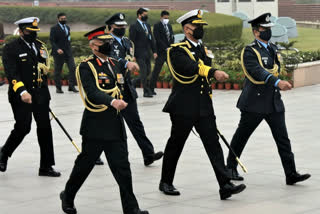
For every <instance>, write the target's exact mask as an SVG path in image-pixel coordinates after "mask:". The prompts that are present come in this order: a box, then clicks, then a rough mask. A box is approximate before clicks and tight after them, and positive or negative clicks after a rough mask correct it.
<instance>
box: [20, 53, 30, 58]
mask: <svg viewBox="0 0 320 214" xmlns="http://www.w3.org/2000/svg"><path fill="white" fill-rule="evenodd" d="M27 55H28V54H27V53H23V54H19V57H20V58H21V57H24V56H27Z"/></svg>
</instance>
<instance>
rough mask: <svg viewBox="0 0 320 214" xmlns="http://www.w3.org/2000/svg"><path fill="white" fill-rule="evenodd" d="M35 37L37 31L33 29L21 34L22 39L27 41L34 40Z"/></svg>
mask: <svg viewBox="0 0 320 214" xmlns="http://www.w3.org/2000/svg"><path fill="white" fill-rule="evenodd" d="M36 38H37V32H35V31H31V32H30V34H23V39H24V40H25V41H26V42H28V43H32V42H35V41H36Z"/></svg>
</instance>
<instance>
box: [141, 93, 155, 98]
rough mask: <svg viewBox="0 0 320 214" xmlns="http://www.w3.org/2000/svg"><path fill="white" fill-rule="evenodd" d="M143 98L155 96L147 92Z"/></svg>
mask: <svg viewBox="0 0 320 214" xmlns="http://www.w3.org/2000/svg"><path fill="white" fill-rule="evenodd" d="M143 97H153V95H152V94H151V93H148V92H146V93H143Z"/></svg>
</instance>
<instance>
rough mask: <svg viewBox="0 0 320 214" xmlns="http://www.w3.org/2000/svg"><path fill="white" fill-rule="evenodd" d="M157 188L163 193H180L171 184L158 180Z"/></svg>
mask: <svg viewBox="0 0 320 214" xmlns="http://www.w3.org/2000/svg"><path fill="white" fill-rule="evenodd" d="M159 190H160V191H161V192H163V193H164V194H165V195H180V192H179V191H178V190H177V189H176V188H175V187H174V186H173V185H169V184H167V183H164V182H160V184H159Z"/></svg>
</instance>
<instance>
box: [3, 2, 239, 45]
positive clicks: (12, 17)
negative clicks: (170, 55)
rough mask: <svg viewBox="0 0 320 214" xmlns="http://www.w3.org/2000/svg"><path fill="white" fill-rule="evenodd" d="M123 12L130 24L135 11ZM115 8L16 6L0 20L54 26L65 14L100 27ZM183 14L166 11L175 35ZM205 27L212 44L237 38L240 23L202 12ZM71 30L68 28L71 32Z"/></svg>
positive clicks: (152, 17) (155, 13)
mask: <svg viewBox="0 0 320 214" xmlns="http://www.w3.org/2000/svg"><path fill="white" fill-rule="evenodd" d="M116 11H121V12H123V13H125V15H126V20H127V22H128V24H133V23H134V22H135V21H136V19H137V15H136V10H135V9H118V10H116ZM116 11H115V9H105V8H53V7H20V6H1V7H0V20H1V21H2V22H7V23H13V22H15V21H16V20H18V19H21V18H25V17H29V16H37V17H39V18H40V28H41V24H54V23H56V21H57V18H56V17H57V14H58V13H59V12H65V13H66V14H67V16H68V22H69V23H86V24H92V25H104V22H105V20H106V18H107V17H110V16H111V15H112V14H114V13H115V12H116ZM160 13H161V10H150V11H149V21H148V22H149V23H150V24H151V25H154V24H155V23H156V22H158V21H159V19H160ZM184 13H185V11H170V20H171V23H172V25H173V31H174V33H175V34H177V33H182V27H181V25H180V24H177V23H176V22H175V20H177V18H179V17H180V16H181V15H183V14H184ZM203 18H204V19H205V20H206V21H207V22H208V23H209V25H208V26H207V27H206V32H205V37H204V40H205V41H206V42H214V41H219V40H225V39H239V38H240V37H241V33H242V21H241V20H240V19H238V18H236V17H232V16H228V15H223V14H216V13H205V14H204V17H203ZM71 30H72V29H71Z"/></svg>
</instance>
